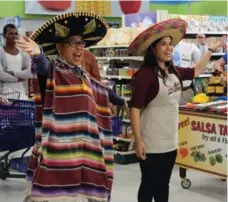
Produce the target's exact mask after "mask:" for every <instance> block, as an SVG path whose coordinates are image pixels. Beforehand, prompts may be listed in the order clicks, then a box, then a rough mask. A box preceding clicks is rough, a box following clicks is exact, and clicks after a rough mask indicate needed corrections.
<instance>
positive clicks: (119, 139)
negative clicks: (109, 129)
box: [113, 137, 132, 142]
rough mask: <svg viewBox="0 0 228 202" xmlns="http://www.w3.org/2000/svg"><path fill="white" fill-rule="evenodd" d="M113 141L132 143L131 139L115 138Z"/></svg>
mask: <svg viewBox="0 0 228 202" xmlns="http://www.w3.org/2000/svg"><path fill="white" fill-rule="evenodd" d="M113 139H115V140H116V141H123V142H131V141H132V140H131V139H127V138H121V137H113Z"/></svg>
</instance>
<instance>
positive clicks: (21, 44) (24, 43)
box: [15, 36, 41, 56]
mask: <svg viewBox="0 0 228 202" xmlns="http://www.w3.org/2000/svg"><path fill="white" fill-rule="evenodd" d="M15 41H16V46H17V47H18V48H20V49H21V50H22V51H24V52H26V53H28V54H29V55H31V56H39V55H40V54H41V50H40V47H39V45H38V44H37V43H36V42H35V41H33V40H32V39H30V38H28V37H27V36H23V38H22V39H18V40H15Z"/></svg>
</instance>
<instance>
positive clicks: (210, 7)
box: [0, 0, 227, 19]
mask: <svg viewBox="0 0 228 202" xmlns="http://www.w3.org/2000/svg"><path fill="white" fill-rule="evenodd" d="M160 2H161V1H157V0H150V10H153V11H154V10H168V11H169V13H172V14H198V15H205V14H206V15H219V16H227V1H197V2H195V1H193V0H192V1H191V2H192V3H191V9H189V3H188V2H189V0H188V1H185V3H181V4H174V3H172V2H173V1H167V3H164V1H163V3H162V4H161V3H160ZM176 2H177V1H176ZM24 10H25V2H24V1H21V0H17V1H6V0H5V1H0V17H6V16H20V17H21V18H26V19H28V18H30V19H38V18H39V19H41V18H43V19H47V18H49V17H50V16H47V15H26V14H25V13H24Z"/></svg>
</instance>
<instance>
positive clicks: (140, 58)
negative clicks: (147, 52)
mask: <svg viewBox="0 0 228 202" xmlns="http://www.w3.org/2000/svg"><path fill="white" fill-rule="evenodd" d="M96 59H97V60H137V61H143V57H140V56H125V57H96Z"/></svg>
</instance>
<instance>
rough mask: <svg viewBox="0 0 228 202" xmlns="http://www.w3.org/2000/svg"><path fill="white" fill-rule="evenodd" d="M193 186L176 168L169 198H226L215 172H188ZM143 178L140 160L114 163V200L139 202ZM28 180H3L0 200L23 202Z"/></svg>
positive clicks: (219, 201) (205, 201)
mask: <svg viewBox="0 0 228 202" xmlns="http://www.w3.org/2000/svg"><path fill="white" fill-rule="evenodd" d="M188 177H189V178H190V179H191V181H192V187H191V188H190V189H189V190H184V189H182V188H181V186H180V180H179V177H178V170H177V168H175V170H174V172H173V176H172V180H171V191H170V192H171V196H170V202H183V201H184V202H225V201H227V200H226V199H227V197H226V195H227V190H226V189H227V188H226V183H225V182H222V181H220V180H219V179H216V178H215V177H213V176H210V175H205V174H202V173H199V172H193V171H189V172H188ZM139 180H140V175H139V169H138V165H137V164H131V165H128V166H121V165H116V166H115V181H114V187H113V194H112V201H111V202H136V196H137V189H138V183H139ZM25 189H26V183H25V180H23V179H8V180H6V181H2V180H0V202H22V201H23V198H24V194H25Z"/></svg>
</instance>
